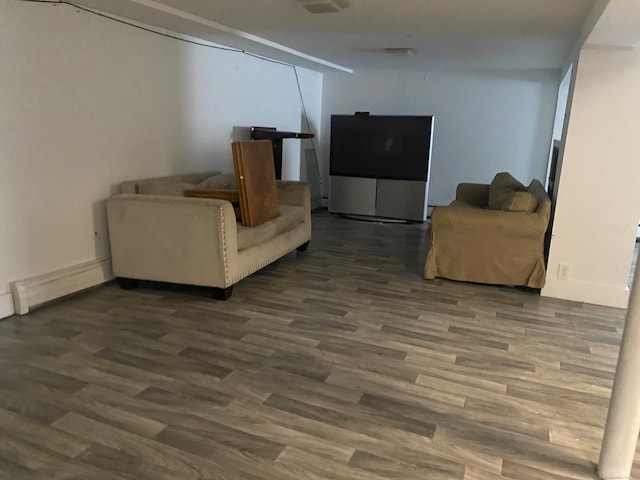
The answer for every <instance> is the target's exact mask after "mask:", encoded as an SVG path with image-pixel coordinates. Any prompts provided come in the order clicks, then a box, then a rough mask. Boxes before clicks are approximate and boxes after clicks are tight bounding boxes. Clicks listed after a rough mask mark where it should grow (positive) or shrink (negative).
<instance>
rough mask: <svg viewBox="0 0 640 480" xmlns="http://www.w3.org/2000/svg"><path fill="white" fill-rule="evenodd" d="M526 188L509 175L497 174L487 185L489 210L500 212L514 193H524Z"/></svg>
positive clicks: (505, 173)
mask: <svg viewBox="0 0 640 480" xmlns="http://www.w3.org/2000/svg"><path fill="white" fill-rule="evenodd" d="M526 190H527V189H526V187H525V186H524V185H523V184H522V183H520V182H519V181H518V180H516V179H515V178H513V176H511V174H510V173H507V172H501V173H498V174H497V175H496V176H495V177H494V178H493V180H492V181H491V184H489V209H490V210H502V209H503V208H502V207H503V205H504V204H505V203H506V202H507V201H508V200H509V199H510V197H511V196H512V195H513V193H514V192H524V191H526Z"/></svg>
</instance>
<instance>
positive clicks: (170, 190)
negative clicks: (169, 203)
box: [136, 181, 197, 197]
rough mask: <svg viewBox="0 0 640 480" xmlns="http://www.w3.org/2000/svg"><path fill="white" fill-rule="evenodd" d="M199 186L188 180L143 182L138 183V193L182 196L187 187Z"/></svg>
mask: <svg viewBox="0 0 640 480" xmlns="http://www.w3.org/2000/svg"><path fill="white" fill-rule="evenodd" d="M192 188H197V186H196V185H194V184H193V183H186V182H162V181H152V182H142V183H139V184H138V185H137V188H136V193H140V194H143V195H171V196H177V197H181V196H182V195H184V191H185V190H187V189H192Z"/></svg>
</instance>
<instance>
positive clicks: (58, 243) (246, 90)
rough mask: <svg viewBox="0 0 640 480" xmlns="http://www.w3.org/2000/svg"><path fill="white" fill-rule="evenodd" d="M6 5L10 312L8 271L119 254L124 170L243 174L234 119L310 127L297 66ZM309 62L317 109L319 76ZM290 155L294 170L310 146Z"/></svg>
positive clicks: (0, 130) (2, 138) (2, 260)
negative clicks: (109, 221)
mask: <svg viewBox="0 0 640 480" xmlns="http://www.w3.org/2000/svg"><path fill="white" fill-rule="evenodd" d="M0 11H2V15H0V58H1V59H2V68H1V69H0V112H1V115H0V167H1V172H2V174H1V175H0V218H1V219H2V223H3V225H2V228H0V317H2V316H6V315H8V314H10V313H11V311H10V307H11V304H10V300H9V296H8V295H7V294H6V292H8V284H9V283H10V282H11V281H14V280H18V279H23V278H29V277H31V276H34V275H38V274H42V273H48V272H51V271H55V270H58V269H61V268H65V267H70V266H73V265H77V264H80V263H84V262H87V261H91V260H95V259H103V258H108V256H109V247H108V238H107V236H108V234H107V228H106V219H105V209H104V201H105V199H106V198H108V197H109V195H110V194H111V193H112V191H114V186H115V185H117V184H118V183H119V182H121V181H122V180H125V179H132V178H141V177H149V176H159V175H166V174H172V173H183V172H184V173H186V172H196V171H203V170H213V169H219V170H223V171H232V169H233V166H232V165H233V164H232V156H231V148H230V142H231V141H232V137H233V135H234V127H238V126H240V127H248V126H250V125H268V126H274V127H277V128H278V129H279V130H294V131H297V130H299V128H300V125H301V102H300V95H299V90H298V87H297V84H296V76H295V72H294V70H293V68H291V67H288V66H284V65H278V64H274V63H271V62H267V61H264V60H259V59H256V58H252V57H249V56H246V55H243V54H240V53H235V52H225V51H221V50H213V49H210V48H206V47H200V46H195V45H191V44H186V43H184V42H180V41H178V40H174V39H169V38H165V37H161V36H159V35H155V34H152V33H149V32H144V31H142V30H139V29H135V28H133V27H130V26H126V25H122V24H119V23H116V22H113V21H110V20H107V19H104V18H100V17H97V16H95V15H93V14H90V13H86V12H79V11H76V9H75V8H73V7H70V6H67V5H62V4H57V5H56V4H37V3H27V2H19V1H16V0H0ZM298 72H299V73H301V74H300V75H299V76H300V79H301V82H302V84H303V85H302V86H303V91H307V92H309V94H310V95H312V97H313V100H312V101H310V102H308V104H307V110H308V111H309V110H311V115H313V116H315V117H318V116H319V115H320V112H319V109H320V106H319V102H318V101H317V97H318V96H319V95H321V83H322V80H321V75H320V74H317V73H313V72H308V71H304V70H301V69H298ZM239 135H240V134H239V130H237V129H236V130H235V136H236V137H237V136H239ZM296 143H298V144H299V142H297V141H296ZM285 155H286V156H285V168H286V170H287V172H288V173H287V175H288V176H289V178H291V177H294V178H295V177H296V176H297V175H299V158H300V146H299V145H298V146H297V150H296V146H295V145H294V146H292V147H290V148H289V149H288V150H287V151H286V152H285ZM291 163H293V166H292V165H291Z"/></svg>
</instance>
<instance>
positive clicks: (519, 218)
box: [424, 174, 551, 288]
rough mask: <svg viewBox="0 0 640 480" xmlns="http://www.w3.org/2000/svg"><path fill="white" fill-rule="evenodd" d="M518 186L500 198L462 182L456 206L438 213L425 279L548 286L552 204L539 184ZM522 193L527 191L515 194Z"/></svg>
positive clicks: (483, 186) (484, 188) (433, 222)
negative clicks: (546, 250)
mask: <svg viewBox="0 0 640 480" xmlns="http://www.w3.org/2000/svg"><path fill="white" fill-rule="evenodd" d="M507 175H508V174H507ZM509 177H510V176H509ZM496 178H498V176H496ZM511 178H513V177H511ZM514 180H515V179H514ZM494 182H495V179H494ZM516 182H517V181H516ZM517 184H518V185H519V187H518V186H516V187H515V190H514V191H512V192H511V193H512V194H511V195H509V194H507V195H503V196H502V198H500V197H499V196H498V195H497V193H496V192H491V190H492V189H491V186H490V185H486V184H474V183H461V184H459V185H458V188H457V191H456V200H455V201H454V202H452V203H451V204H450V205H449V206H446V207H436V208H435V209H434V210H433V212H432V215H431V228H430V236H431V248H430V250H429V253H428V255H427V260H426V263H425V270H424V276H425V278H427V279H433V278H435V277H444V278H449V279H452V280H461V281H468V282H477V283H489V284H498V285H520V286H527V287H532V288H541V287H543V286H544V282H545V276H546V272H545V262H544V237H545V232H546V229H547V225H548V223H549V213H550V209H551V202H550V200H549V197H548V196H547V194H546V192H545V190H544V187H543V186H542V184H541V183H540V182H539V181H538V180H534V181H533V182H531V184H530V185H529V187H524V186H522V184H520V183H519V182H517ZM492 185H493V183H492ZM516 191H517V192H521V193H518V194H517V195H513V193H514V192H516ZM523 192H527V194H524V193H523ZM491 193H494V195H493V197H494V198H491V197H492V195H491ZM503 193H504V192H503ZM516 197H517V198H516ZM491 200H493V203H494V205H491V207H493V208H490V204H491V203H492V202H491ZM496 202H498V203H496ZM514 210H515V211H514Z"/></svg>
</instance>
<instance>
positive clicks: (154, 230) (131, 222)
mask: <svg viewBox="0 0 640 480" xmlns="http://www.w3.org/2000/svg"><path fill="white" fill-rule="evenodd" d="M107 217H108V222H109V238H110V240H111V257H112V263H113V271H114V275H115V276H118V277H130V278H139V279H143V280H155V281H167V282H173V283H185V284H191V285H206V286H216V287H226V286H227V285H226V279H227V277H228V272H227V261H228V257H230V256H233V255H237V230H236V219H235V214H234V211H233V207H232V205H231V203H230V202H228V201H226V200H219V199H208V198H187V197H176V196H161V195H133V194H121V195H115V196H113V197H111V198H110V199H109V200H107Z"/></svg>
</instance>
